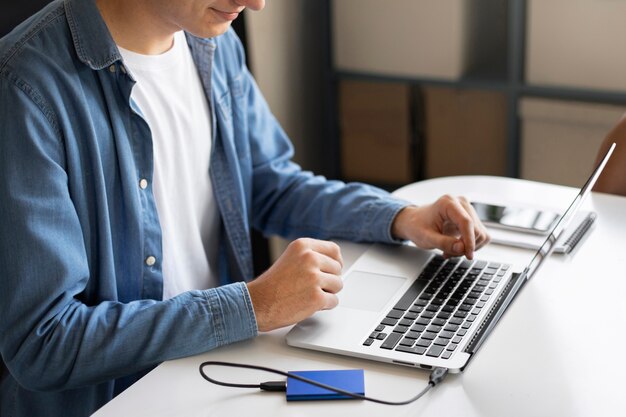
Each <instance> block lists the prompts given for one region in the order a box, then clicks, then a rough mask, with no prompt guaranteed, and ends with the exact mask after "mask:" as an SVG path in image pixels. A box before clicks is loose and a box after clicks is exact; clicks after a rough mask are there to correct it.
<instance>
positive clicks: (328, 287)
mask: <svg viewBox="0 0 626 417" xmlns="http://www.w3.org/2000/svg"><path fill="white" fill-rule="evenodd" d="M320 288H321V289H322V290H324V291H326V292H329V293H331V294H337V293H338V292H339V291H341V290H342V289H343V280H342V279H341V277H339V276H337V275H333V274H324V273H322V274H321V276H320Z"/></svg>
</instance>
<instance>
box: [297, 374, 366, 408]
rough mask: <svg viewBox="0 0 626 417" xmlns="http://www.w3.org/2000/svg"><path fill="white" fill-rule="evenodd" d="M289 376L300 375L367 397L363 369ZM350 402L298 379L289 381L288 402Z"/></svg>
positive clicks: (343, 397) (347, 398) (341, 396)
mask: <svg viewBox="0 0 626 417" xmlns="http://www.w3.org/2000/svg"><path fill="white" fill-rule="evenodd" d="M289 374H292V375H293V374H295V375H299V376H302V377H305V378H308V379H311V380H313V381H317V382H321V383H322V384H326V385H330V386H333V387H336V388H340V389H343V390H345V391H349V392H353V393H355V394H360V395H365V378H364V373H363V369H346V370H328V371H292V372H289ZM342 399H345V400H350V399H353V398H352V397H349V396H347V395H343V394H338V393H336V392H333V391H329V390H327V389H324V388H320V387H316V386H315V385H311V384H308V383H306V382H302V381H298V380H297V379H293V378H288V379H287V401H307V400H342Z"/></svg>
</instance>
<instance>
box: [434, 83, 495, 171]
mask: <svg viewBox="0 0 626 417" xmlns="http://www.w3.org/2000/svg"><path fill="white" fill-rule="evenodd" d="M423 91H424V109H423V111H424V116H425V117H424V128H425V146H424V152H425V162H424V163H425V176H426V178H435V177H443V176H450V175H506V143H507V140H506V138H507V102H506V96H505V95H504V94H501V93H496V92H492V91H481V90H464V89H456V88H449V87H425V88H424V90H423Z"/></svg>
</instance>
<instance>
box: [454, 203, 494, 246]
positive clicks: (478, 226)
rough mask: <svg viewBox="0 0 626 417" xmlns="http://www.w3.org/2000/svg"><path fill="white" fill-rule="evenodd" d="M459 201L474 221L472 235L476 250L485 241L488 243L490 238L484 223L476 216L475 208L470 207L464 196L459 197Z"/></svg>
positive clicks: (484, 243)
mask: <svg viewBox="0 0 626 417" xmlns="http://www.w3.org/2000/svg"><path fill="white" fill-rule="evenodd" d="M459 202H460V203H461V205H462V206H463V207H464V208H465V210H467V212H468V213H469V215H470V216H471V217H472V219H473V221H474V235H475V239H476V250H478V249H480V248H481V247H483V246H484V245H486V244H487V243H489V241H490V240H491V238H490V237H489V233H488V232H487V229H486V228H485V225H484V224H483V223H482V222H481V221H480V219H479V218H478V213H476V210H475V209H474V207H472V205H471V204H470V202H469V201H467V199H466V198H465V197H459Z"/></svg>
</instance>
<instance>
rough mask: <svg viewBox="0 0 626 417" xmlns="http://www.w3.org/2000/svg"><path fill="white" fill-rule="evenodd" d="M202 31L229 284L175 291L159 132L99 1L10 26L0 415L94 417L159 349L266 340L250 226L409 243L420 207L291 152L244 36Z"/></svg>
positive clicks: (3, 50)
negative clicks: (339, 177) (157, 167)
mask: <svg viewBox="0 0 626 417" xmlns="http://www.w3.org/2000/svg"><path fill="white" fill-rule="evenodd" d="M187 41H188V45H189V48H190V49H191V51H192V55H193V57H194V61H195V63H196V66H197V69H198V72H199V74H200V77H201V79H202V83H203V86H204V89H205V92H206V96H207V98H208V100H209V102H210V105H211V118H212V124H213V129H212V131H213V137H212V138H207V140H213V147H212V148H213V150H212V154H211V163H210V170H209V172H207V175H210V178H211V181H212V184H213V188H214V194H215V199H216V201H217V205H218V208H219V212H220V216H221V236H220V258H219V260H218V269H219V279H220V283H221V285H220V286H219V287H218V288H213V289H207V290H196V291H189V292H186V293H183V294H181V295H179V296H177V297H174V298H172V299H169V300H165V301H163V300H162V289H163V279H162V270H161V260H162V256H161V229H160V226H159V219H158V214H157V211H156V206H155V202H154V196H153V194H152V188H151V183H152V172H153V157H152V139H151V133H150V129H149V127H148V125H147V124H146V122H145V120H144V119H143V117H142V116H141V112H140V111H139V109H138V108H137V106H136V105H135V104H134V103H133V102H132V100H131V99H130V95H131V90H132V88H133V85H134V80H133V79H132V78H131V76H130V75H129V74H128V73H127V71H126V70H125V67H124V63H123V61H122V58H121V56H120V54H119V51H118V49H117V47H116V45H115V43H114V41H113V39H112V38H111V35H110V33H109V31H108V29H107V27H106V25H105V23H104V21H103V20H102V18H101V16H100V14H99V12H98V10H97V8H96V6H95V2H94V0H65V1H62V0H57V1H55V2H53V3H51V4H50V5H48V6H47V7H46V8H45V9H43V10H42V11H41V12H39V13H38V14H36V15H35V16H33V17H31V18H30V19H28V20H27V21H26V22H24V23H23V24H22V25H20V26H19V27H18V28H17V29H16V30H14V31H13V32H12V33H11V34H9V35H7V36H6V37H5V38H3V39H2V40H0V122H1V128H2V129H1V133H0V135H1V136H0V137H1V140H0V335H1V336H0V353H1V355H2V361H3V364H4V366H3V368H4V367H6V369H4V370H3V372H2V377H1V378H2V379H1V381H0V414H1V415H2V416H13V415H19V416H36V415H47V416H52V415H63V416H75V415H76V416H78V415H87V414H90V413H92V412H93V411H95V410H96V409H97V408H99V407H100V406H102V405H103V404H104V403H106V402H107V401H109V400H110V399H111V398H112V397H113V396H114V395H115V394H116V393H118V392H120V391H121V390H122V389H123V388H124V387H126V386H128V384H129V383H131V382H132V381H134V380H136V379H137V378H138V376H140V375H141V374H142V372H145V370H146V369H150V368H151V367H153V366H155V365H156V364H158V363H160V362H162V361H165V360H169V359H174V358H179V357H184V356H189V355H194V354H198V353H201V352H206V351H208V350H210V349H213V348H215V347H218V346H222V345H225V344H228V343H233V342H236V341H239V340H243V339H247V338H250V337H253V336H255V335H256V334H257V325H256V320H255V316H254V310H253V307H252V303H251V300H250V296H249V294H248V291H247V287H246V285H245V282H246V281H248V280H250V279H252V278H253V272H252V252H251V244H250V236H249V231H250V229H251V228H252V227H254V228H256V229H258V230H260V231H262V232H263V233H264V234H266V235H270V234H277V235H281V236H284V237H287V238H294V237H299V236H310V237H315V238H323V239H328V238H342V239H350V240H355V241H380V242H394V239H393V237H392V236H391V234H390V227H391V223H392V221H393V219H394V217H395V216H396V214H397V213H398V212H399V211H400V210H401V209H402V208H403V207H405V206H406V204H407V203H405V202H402V201H397V200H394V199H392V198H391V197H389V195H388V194H387V193H385V192H383V191H381V190H379V189H376V188H373V187H369V186H366V185H362V184H344V183H342V182H339V181H327V180H326V179H324V178H322V177H319V176H314V175H312V174H311V173H309V172H305V171H303V170H301V169H300V167H299V166H298V165H296V164H294V163H293V162H292V161H291V158H292V156H293V148H292V145H291V143H290V141H289V139H288V138H287V136H286V135H285V133H284V131H283V130H282V129H281V127H280V126H279V124H278V123H277V121H276V119H275V118H274V116H273V115H272V114H271V112H270V110H269V109H268V106H267V103H266V102H265V100H264V99H263V97H262V95H261V93H260V91H259V89H258V87H257V86H256V84H255V82H254V80H253V78H252V77H251V75H250V73H249V72H248V70H247V68H246V65H245V61H244V54H243V50H242V47H241V44H240V42H239V40H238V39H237V37H236V35H235V34H234V32H232V31H231V30H229V31H228V32H227V33H226V34H224V35H222V36H218V37H216V38H213V39H199V38H196V37H194V36H191V35H187ZM142 180H146V181H147V186H145V185H146V182H145V181H142ZM124 377H125V378H124Z"/></svg>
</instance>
